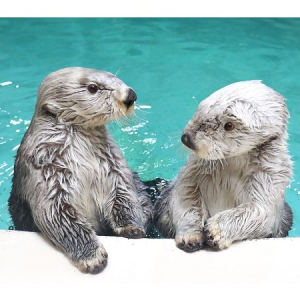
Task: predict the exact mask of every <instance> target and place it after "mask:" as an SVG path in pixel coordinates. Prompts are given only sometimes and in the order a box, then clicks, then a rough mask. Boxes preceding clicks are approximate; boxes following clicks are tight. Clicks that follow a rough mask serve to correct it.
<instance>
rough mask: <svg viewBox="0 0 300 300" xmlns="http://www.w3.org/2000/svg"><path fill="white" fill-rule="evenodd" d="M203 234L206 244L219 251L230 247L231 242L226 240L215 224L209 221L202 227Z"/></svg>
mask: <svg viewBox="0 0 300 300" xmlns="http://www.w3.org/2000/svg"><path fill="white" fill-rule="evenodd" d="M203 233H204V235H205V240H206V243H207V244H208V245H209V246H211V247H213V248H217V249H220V250H223V249H226V248H228V247H229V246H230V245H231V243H232V242H231V240H229V239H226V238H225V237H224V236H223V234H222V230H221V228H220V226H219V224H218V223H217V222H214V221H211V222H210V221H209V220H208V222H207V223H206V224H205V225H204V229H203Z"/></svg>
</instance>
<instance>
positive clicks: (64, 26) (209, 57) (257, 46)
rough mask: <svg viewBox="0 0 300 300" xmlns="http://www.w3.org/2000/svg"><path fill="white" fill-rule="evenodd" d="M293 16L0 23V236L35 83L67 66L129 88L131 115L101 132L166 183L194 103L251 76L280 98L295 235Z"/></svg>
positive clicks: (299, 89) (299, 85) (299, 30)
mask: <svg viewBox="0 0 300 300" xmlns="http://www.w3.org/2000/svg"><path fill="white" fill-rule="evenodd" d="M299 37H300V19H255V18H253V19H230V18H229V19H228V18H227V19H226V18H216V19H209V18H199V19H197V18H177V19H175V18H174V19H173V18H166V19H160V18H154V19H144V18H124V19H123V18H100V19H93V18H88V19H72V18H71V19H60V18H55V19H41V18H40V19H39V18H33V19H30V18H29V19H26V18H16V19H5V18H2V19H0V229H8V228H9V226H10V225H12V224H11V220H10V217H9V214H8V211H7V199H8V197H9V193H10V189H11V177H12V174H13V164H14V156H15V155H16V151H17V148H18V145H19V144H20V141H21V139H22V137H23V135H24V132H25V131H26V128H27V127H28V124H29V123H30V120H31V117H32V115H33V111H34V107H35V101H36V93H37V89H38V87H39V84H40V83H41V81H42V80H43V79H44V77H45V76H46V75H47V74H49V73H50V72H52V71H55V70H57V69H60V68H63V67H69V66H83V67H90V68H95V69H102V70H106V71H109V72H112V73H118V76H119V77H120V78H121V79H122V80H123V81H124V82H126V83H127V84H128V85H130V86H132V87H133V88H134V90H135V91H136V93H137V95H138V102H137V105H138V107H137V110H136V114H137V118H135V119H134V120H132V121H131V122H130V123H129V124H127V125H123V126H122V127H120V126H119V125H118V124H111V125H110V130H111V133H112V134H113V135H114V137H115V139H116V141H117V143H118V144H119V146H120V147H121V149H122V150H123V152H124V154H125V156H126V158H127V161H128V163H129V164H130V166H131V167H132V168H133V169H134V170H136V171H137V172H139V174H140V176H141V178H142V179H143V180H150V179H154V178H155V177H162V178H165V179H173V178H174V177H175V176H176V175H177V173H178V171H179V169H180V168H181V166H182V165H183V164H184V163H185V161H186V157H187V155H188V153H187V152H186V151H185V150H183V147H182V146H181V142H180V136H181V132H182V129H183V128H184V126H185V125H186V123H187V122H188V120H189V119H190V118H191V116H192V115H193V113H194V111H195V109H196V107H197V105H198V103H199V102H200V101H201V100H203V99H204V98H206V97H207V96H208V95H210V94H211V93H212V92H214V91H215V90H217V89H219V88H221V87H223V86H225V85H227V84H230V83H233V82H236V81H240V80H250V79H261V80H263V82H264V83H266V84H267V85H269V86H271V87H272V88H274V89H275V90H277V91H278V92H280V93H281V94H282V95H284V96H285V97H286V98H287V105H288V107H289V110H290V114H291V119H290V124H289V134H290V140H289V149H290V153H291V155H292V156H293V160H294V162H295V164H294V178H293V181H292V183H291V186H290V188H289V189H288V190H287V201H288V203H289V204H290V205H291V207H292V210H293V212H294V226H293V229H292V230H291V232H290V236H300V185H299V182H300V171H299V170H300V165H299V164H300V156H299V155H300V152H299V144H300V135H299V131H298V128H299V125H298V122H299V119H300V110H299V104H298V103H299V99H300V82H299V78H300V76H299V75H300V74H299V73H300V71H299V66H300V50H299V49H300V39H299Z"/></svg>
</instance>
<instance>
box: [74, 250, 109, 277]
mask: <svg viewBox="0 0 300 300" xmlns="http://www.w3.org/2000/svg"><path fill="white" fill-rule="evenodd" d="M107 257H108V255H107V252H106V250H105V249H104V247H103V246H102V245H100V247H99V248H98V249H97V250H96V253H95V255H94V256H93V258H88V259H84V260H79V261H73V263H74V264H75V265H76V266H77V268H78V269H79V270H80V271H81V272H83V273H90V274H98V273H100V272H101V271H103V270H104V268H105V267H106V265H107Z"/></svg>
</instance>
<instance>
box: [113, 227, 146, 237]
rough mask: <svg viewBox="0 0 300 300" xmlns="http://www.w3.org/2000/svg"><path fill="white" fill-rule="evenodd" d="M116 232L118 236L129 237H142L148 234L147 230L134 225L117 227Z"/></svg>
mask: <svg viewBox="0 0 300 300" xmlns="http://www.w3.org/2000/svg"><path fill="white" fill-rule="evenodd" d="M115 233H116V235H118V236H123V237H126V238H129V239H140V238H143V237H145V236H146V232H145V231H144V230H143V229H142V228H139V227H134V226H126V227H121V228H117V229H116V230H115Z"/></svg>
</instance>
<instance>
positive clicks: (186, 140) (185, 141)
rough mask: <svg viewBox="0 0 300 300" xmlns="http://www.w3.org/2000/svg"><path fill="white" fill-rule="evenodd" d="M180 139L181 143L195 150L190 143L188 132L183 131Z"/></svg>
mask: <svg viewBox="0 0 300 300" xmlns="http://www.w3.org/2000/svg"><path fill="white" fill-rule="evenodd" d="M181 141H182V143H183V144H185V145H186V146H187V147H188V148H190V149H192V150H196V147H195V145H194V144H193V143H192V141H191V136H190V135H189V134H188V133H184V134H183V135H182V136H181Z"/></svg>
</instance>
